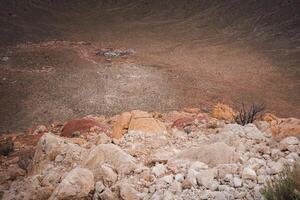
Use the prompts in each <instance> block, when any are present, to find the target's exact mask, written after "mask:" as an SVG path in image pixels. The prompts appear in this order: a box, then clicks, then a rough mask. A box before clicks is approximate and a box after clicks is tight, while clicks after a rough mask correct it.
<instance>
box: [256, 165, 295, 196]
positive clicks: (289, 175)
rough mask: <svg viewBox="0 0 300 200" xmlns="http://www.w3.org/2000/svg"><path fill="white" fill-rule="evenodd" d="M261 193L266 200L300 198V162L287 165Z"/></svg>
mask: <svg viewBox="0 0 300 200" xmlns="http://www.w3.org/2000/svg"><path fill="white" fill-rule="evenodd" d="M261 193H262V195H263V196H264V197H265V199H266V200H300V163H297V164H295V165H294V167H293V168H292V169H291V168H290V167H286V168H285V169H284V170H283V172H281V173H280V174H279V176H278V177H277V178H274V179H272V180H270V181H269V182H268V183H267V185H266V187H265V188H264V189H263V190H262V191H261Z"/></svg>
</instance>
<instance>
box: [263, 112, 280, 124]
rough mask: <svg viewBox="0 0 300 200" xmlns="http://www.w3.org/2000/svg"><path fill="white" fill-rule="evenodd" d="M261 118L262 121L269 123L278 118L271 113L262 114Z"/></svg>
mask: <svg viewBox="0 0 300 200" xmlns="http://www.w3.org/2000/svg"><path fill="white" fill-rule="evenodd" d="M261 119H262V121H266V122H268V123H271V122H272V121H277V120H278V118H277V117H276V116H275V115H273V114H271V113H266V114H264V115H263V116H262V118H261Z"/></svg>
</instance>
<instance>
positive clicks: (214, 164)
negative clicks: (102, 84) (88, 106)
mask: <svg viewBox="0 0 300 200" xmlns="http://www.w3.org/2000/svg"><path fill="white" fill-rule="evenodd" d="M188 111H189V112H187V111H185V112H172V113H167V114H157V113H147V112H142V111H132V112H126V113H123V114H121V115H118V116H115V117H112V118H110V119H105V120H102V123H103V126H102V125H99V123H100V122H98V123H97V124H96V125H97V126H98V127H99V126H100V127H104V126H107V128H106V129H103V128H101V129H97V128H96V129H95V128H93V127H90V129H89V130H84V131H85V132H84V133H80V134H78V135H74V134H73V133H71V132H72V131H74V132H75V131H77V130H75V129H74V130H72V131H68V134H67V135H68V136H69V135H71V136H72V138H69V137H62V135H61V134H62V133H61V132H60V131H57V129H55V128H53V129H51V128H47V129H44V131H45V133H42V137H41V138H40V139H39V142H38V143H37V145H36V147H35V154H34V156H33V158H32V161H31V162H30V164H29V167H28V172H24V171H22V170H21V169H18V170H19V171H20V170H21V173H20V174H19V175H16V173H14V177H12V176H11V174H9V171H7V170H4V166H6V167H7V166H14V164H13V163H15V162H11V163H7V162H8V161H6V165H1V168H2V169H1V174H0V176H1V178H0V180H1V183H0V184H1V187H0V189H1V191H2V195H3V197H2V199H5V200H13V199H51V200H62V199H93V200H117V199H120V200H139V199H140V200H194V199H195V200H196V199H197V200H198V199H217V200H222V199H224V200H225V199H258V200H259V199H262V195H261V193H260V189H261V188H262V187H263V186H264V184H265V183H266V181H267V180H268V179H270V178H271V177H273V176H276V175H277V174H278V173H280V172H281V171H282V169H283V167H284V166H285V165H293V163H294V162H297V160H299V155H300V143H299V139H298V138H297V136H299V135H300V133H298V134H294V133H293V135H292V136H288V135H286V136H287V137H284V138H283V139H281V140H279V141H277V140H275V139H274V138H273V137H272V123H269V122H266V121H256V122H255V124H256V125H254V124H247V125H246V126H240V125H238V124H235V123H225V122H224V121H222V120H217V119H215V118H212V117H210V116H209V115H208V114H203V113H199V110H195V109H194V110H192V111H193V112H191V109H189V110H188ZM226 118H227V114H226ZM72 123H73V122H72ZM90 123H91V122H90V121H89V123H88V124H90ZM68 126H69V125H68ZM69 127H70V126H69ZM73 127H76V125H73V126H72V127H71V128H73ZM78 127H80V129H81V131H83V130H82V126H78ZM71 128H70V129H71ZM84 128H85V129H86V126H84ZM298 128H299V127H298ZM70 129H68V130H70ZM55 130H56V131H55ZM62 130H66V129H62ZM110 130H111V133H108V132H110ZM65 136H66V135H65ZM110 136H112V137H110ZM8 158H9V157H7V158H6V159H7V160H9V159H8Z"/></svg>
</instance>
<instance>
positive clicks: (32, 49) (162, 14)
mask: <svg viewBox="0 0 300 200" xmlns="http://www.w3.org/2000/svg"><path fill="white" fill-rule="evenodd" d="M0 6H1V10H0V45H1V46H0V58H1V59H0V108H1V109H0V132H2V133H3V132H7V131H23V130H24V129H25V128H27V127H32V126H36V125H37V124H48V123H51V122H53V121H55V120H58V121H65V120H67V119H71V118H77V117H82V116H85V115H87V114H98V115H99V114H115V113H118V112H122V111H126V110H132V109H142V110H147V111H153V110H157V111H170V110H175V109H180V108H183V107H186V106H192V107H201V108H203V109H207V108H205V106H207V107H208V108H209V106H210V105H212V104H215V103H216V102H219V101H220V102H225V103H227V104H229V105H232V106H238V105H239V104H240V103H241V102H243V101H244V102H247V103H251V102H265V104H266V105H267V107H268V109H269V110H270V111H272V112H274V113H276V114H277V115H279V116H283V117H286V116H293V117H298V118H299V117H300V92H299V91H300V73H299V63H300V14H299V13H300V2H299V1H297V0H294V1H293V0H289V1H288V0H283V1H279V0H266V1H255V0H253V1H243V0H228V1H222V0H215V1H209V2H208V1H204V0H198V1H187V0H182V1H179V0H178V1H176V0H173V1H171V0H166V1H159V0H154V1H92V0H89V1H79V0H73V1H67V0H64V1H58V0H45V1H39V0H30V1H17V0H3V1H1V2H0ZM101 50H102V51H103V52H104V51H105V52H109V51H112V52H116V50H117V51H123V52H126V51H130V52H131V53H129V54H125V55H121V56H115V57H114V56H107V54H101ZM99 52H100V53H99Z"/></svg>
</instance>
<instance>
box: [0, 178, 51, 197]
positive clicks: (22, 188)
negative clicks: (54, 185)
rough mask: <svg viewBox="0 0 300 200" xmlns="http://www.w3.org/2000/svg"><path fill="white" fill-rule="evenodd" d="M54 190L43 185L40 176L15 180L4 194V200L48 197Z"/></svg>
mask: <svg viewBox="0 0 300 200" xmlns="http://www.w3.org/2000/svg"><path fill="white" fill-rule="evenodd" d="M52 191H53V190H49V189H48V188H45V187H43V188H42V186H41V183H40V180H39V177H38V176H31V177H28V178H26V179H23V180H22V179H20V180H17V181H14V182H13V183H12V184H11V186H10V188H9V190H6V191H5V192H4V194H3V196H2V199H3V200H4V199H5V200H40V199H48V198H49V196H50V195H51V193H52Z"/></svg>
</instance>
